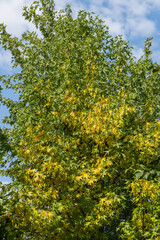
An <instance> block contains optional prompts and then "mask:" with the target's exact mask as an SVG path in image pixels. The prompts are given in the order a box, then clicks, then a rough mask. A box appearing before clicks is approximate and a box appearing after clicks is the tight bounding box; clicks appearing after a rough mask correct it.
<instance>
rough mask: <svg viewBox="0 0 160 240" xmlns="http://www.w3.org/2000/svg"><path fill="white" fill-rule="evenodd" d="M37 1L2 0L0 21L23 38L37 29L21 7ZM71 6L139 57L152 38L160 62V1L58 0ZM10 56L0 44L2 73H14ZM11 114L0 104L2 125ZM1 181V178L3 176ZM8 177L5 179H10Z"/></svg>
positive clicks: (61, 5)
mask: <svg viewBox="0 0 160 240" xmlns="http://www.w3.org/2000/svg"><path fill="white" fill-rule="evenodd" d="M33 1H34V0H0V23H4V24H5V25H7V31H8V32H9V33H10V34H13V36H17V37H20V36H21V34H22V33H23V32H24V31H26V30H30V31H33V30H35V28H34V26H33V25H32V24H31V23H29V22H27V21H25V19H24V18H23V17H22V9H23V7H24V6H29V5H30V4H31V3H32V2H33ZM67 4H69V5H71V8H72V11H73V15H74V17H76V14H77V12H78V11H79V10H86V11H88V12H94V13H96V14H97V15H99V17H100V18H101V19H103V20H104V21H105V24H106V25H107V26H108V27H109V31H110V34H112V35H114V36H115V35H122V36H123V38H124V39H125V40H127V41H129V44H130V45H133V47H134V50H133V54H134V55H135V57H137V59H138V58H140V56H141V55H142V54H143V47H144V41H145V39H146V38H151V37H153V41H152V52H153V55H152V57H153V60H154V61H155V62H157V63H159V64H160V58H159V55H160V24H159V22H160V0H81V1H80V0H68V1H67V0H55V6H56V9H57V10H60V9H63V8H65V6H66V5H67ZM12 71H13V70H12V66H11V55H10V52H8V51H7V52H6V51H4V50H3V49H2V47H1V46H0V75H2V74H8V73H12ZM2 93H3V95H4V96H6V97H11V98H13V99H16V98H17V96H16V95H14V93H13V92H12V91H11V90H3V92H2ZM5 115H8V111H7V109H6V108H5V107H3V106H0V127H3V124H2V118H3V117H4V116H5ZM0 180H1V178H0ZM7 181H8V178H6V179H5V178H3V182H7Z"/></svg>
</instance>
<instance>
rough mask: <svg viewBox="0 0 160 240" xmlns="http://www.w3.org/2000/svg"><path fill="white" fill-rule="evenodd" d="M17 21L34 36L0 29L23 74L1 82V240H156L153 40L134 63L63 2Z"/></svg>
mask: <svg viewBox="0 0 160 240" xmlns="http://www.w3.org/2000/svg"><path fill="white" fill-rule="evenodd" d="M23 16H24V17H25V19H26V20H28V21H30V22H32V23H33V24H34V25H35V27H36V28H37V30H38V33H37V32H29V31H26V32H24V33H23V34H22V36H21V38H20V39H18V38H16V37H13V36H11V35H10V34H9V33H7V31H6V26H5V25H4V24H1V25H0V43H1V44H2V46H3V48H4V49H5V50H10V51H11V53H12V62H13V67H14V68H17V67H20V69H21V70H20V72H17V73H15V74H13V75H9V76H2V77H1V81H2V82H3V84H4V85H5V86H6V88H12V89H14V90H15V92H18V94H19V100H18V101H13V100H11V99H6V98H4V97H2V100H1V102H2V103H3V104H5V105H6V106H7V107H8V109H9V112H10V116H9V117H5V119H4V122H6V123H8V124H10V126H11V128H10V129H8V130H7V129H4V130H2V132H3V134H5V135H4V136H6V139H7V143H6V144H8V145H7V146H8V147H9V149H8V150H7V151H6V152H7V154H6V155H5V157H3V158H2V160H1V166H5V164H7V166H8V165H9V167H8V168H7V169H6V170H3V171H2V172H3V174H6V175H7V176H10V177H11V179H12V184H11V188H10V191H9V193H10V196H9V198H8V199H7V201H6V208H5V209H6V210H5V214H9V219H10V221H11V222H12V228H10V229H12V235H9V236H11V237H10V238H9V239H28V238H31V239H59V240H62V239H69V240H71V239H98V240H100V239H109V240H112V239H113V240H116V239H117V240H118V239H124V240H125V239H137V240H138V239H142V240H147V239H148V240H149V239H157V240H158V239H159V237H160V221H159V219H160V205H159V203H160V164H159V155H160V150H159V149H160V148H159V137H160V131H159V130H160V121H159V119H160V118H159V117H160V116H159V113H160V112H159V102H160V95H159V92H160V84H159V83H160V71H159V67H160V66H159V65H158V64H157V63H154V62H153V60H152V58H151V50H150V46H151V39H147V40H146V42H145V47H144V55H143V56H142V57H141V58H140V59H139V60H136V59H135V58H134V56H133V53H132V47H130V46H129V44H128V42H126V41H125V40H123V38H122V37H121V36H116V37H113V36H111V35H110V34H109V30H108V27H106V26H105V24H104V22H103V21H102V20H101V19H99V17H97V16H96V15H95V14H93V13H87V12H85V11H80V12H79V13H78V14H77V17H76V18H75V19H74V18H73V15H72V11H71V7H70V6H69V5H68V6H67V7H66V9H64V10H61V11H59V12H57V11H56V10H55V4H54V1H53V0H39V1H35V2H34V3H33V4H32V5H31V6H30V7H29V8H27V7H25V8H24V11H23ZM0 147H1V145H0ZM3 149H4V148H3ZM13 229H14V231H13ZM17 233H18V235H17ZM9 234H11V233H9Z"/></svg>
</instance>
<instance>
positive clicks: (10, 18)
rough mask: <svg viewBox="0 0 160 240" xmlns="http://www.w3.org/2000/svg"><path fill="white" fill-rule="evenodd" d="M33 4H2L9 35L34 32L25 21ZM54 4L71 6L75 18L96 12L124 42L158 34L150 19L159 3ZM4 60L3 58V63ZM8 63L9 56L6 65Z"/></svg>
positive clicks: (12, 0) (60, 0)
mask: <svg viewBox="0 0 160 240" xmlns="http://www.w3.org/2000/svg"><path fill="white" fill-rule="evenodd" d="M33 1H34V0H0V22H4V23H5V24H6V25H7V30H8V32H10V33H12V34H14V35H16V36H18V37H19V36H20V35H21V33H22V32H24V31H25V30H26V29H29V30H34V29H35V28H34V27H33V25H32V24H31V23H28V22H27V21H25V20H24V18H23V17H22V8H23V6H25V5H27V6H29V5H30V4H31V3H32V2H33ZM55 4H56V9H57V10H60V9H63V8H65V6H66V5H67V4H70V5H71V8H72V10H73V13H74V17H75V15H76V14H77V12H78V11H79V10H86V11H90V12H91V11H93V12H95V13H96V14H97V15H99V16H100V18H102V19H103V20H104V21H105V23H106V25H108V26H109V29H110V33H111V34H113V35H117V34H120V35H123V36H124V39H133V40H134V38H137V39H139V38H143V37H151V36H154V34H156V33H157V32H158V30H157V27H158V26H156V23H155V22H154V21H153V19H151V18H150V17H149V15H150V14H151V13H152V12H153V11H158V9H160V0H154V1H153V0H108V1H106V0H86V1H80V0H79V1H77V0H55ZM132 42H133V41H132ZM1 59H2V56H1V55H0V63H1ZM7 59H8V57H7V55H6V56H5V59H4V62H7V61H8V60H7Z"/></svg>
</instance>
